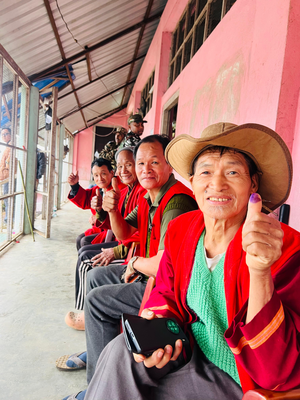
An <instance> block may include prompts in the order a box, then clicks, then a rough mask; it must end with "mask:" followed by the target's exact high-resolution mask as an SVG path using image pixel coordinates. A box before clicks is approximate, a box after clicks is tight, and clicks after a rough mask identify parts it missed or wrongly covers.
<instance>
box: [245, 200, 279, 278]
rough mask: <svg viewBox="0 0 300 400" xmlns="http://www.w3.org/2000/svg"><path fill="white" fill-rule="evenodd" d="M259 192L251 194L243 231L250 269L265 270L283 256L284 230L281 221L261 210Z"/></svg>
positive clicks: (247, 262)
mask: <svg viewBox="0 0 300 400" xmlns="http://www.w3.org/2000/svg"><path fill="white" fill-rule="evenodd" d="M261 208H262V200H261V197H260V195H259V194H258V193H253V194H252V195H251V196H250V199H249V203H248V212H247V216H246V220H245V223H244V227H243V232H242V246H243V250H244V251H245V252H246V253H247V254H246V264H247V265H248V268H249V271H250V272H251V270H253V271H256V272H265V271H267V270H269V268H270V267H271V266H272V265H273V264H274V262H275V261H277V260H278V258H279V257H280V256H281V248H282V243H283V242H282V238H283V231H282V229H281V226H280V222H279V221H277V220H276V219H274V218H270V217H269V216H268V215H266V214H264V213H262V212H261Z"/></svg>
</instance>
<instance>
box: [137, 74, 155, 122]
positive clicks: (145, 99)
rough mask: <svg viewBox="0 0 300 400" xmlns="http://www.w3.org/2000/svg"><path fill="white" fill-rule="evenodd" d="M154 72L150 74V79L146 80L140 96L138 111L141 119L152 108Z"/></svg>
mask: <svg viewBox="0 0 300 400" xmlns="http://www.w3.org/2000/svg"><path fill="white" fill-rule="evenodd" d="M154 72H155V71H153V72H152V74H151V76H150V78H149V79H148V81H147V83H146V85H145V86H144V88H143V90H142V94H141V105H140V111H141V112H142V114H143V117H144V116H145V115H146V114H147V113H148V111H149V110H150V109H151V107H152V101H153V89H154Z"/></svg>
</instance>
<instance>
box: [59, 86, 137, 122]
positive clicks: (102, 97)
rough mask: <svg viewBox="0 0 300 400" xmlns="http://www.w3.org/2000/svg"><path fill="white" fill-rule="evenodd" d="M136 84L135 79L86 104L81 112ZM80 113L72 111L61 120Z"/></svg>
mask: <svg viewBox="0 0 300 400" xmlns="http://www.w3.org/2000/svg"><path fill="white" fill-rule="evenodd" d="M134 82H135V79H133V80H132V81H130V82H128V83H125V85H122V86H119V87H118V88H117V89H114V90H112V91H111V92H109V93H106V94H105V95H103V96H100V97H98V98H97V99H95V100H93V101H90V102H89V103H87V104H85V105H84V106H81V110H82V109H83V108H86V107H89V106H91V105H92V104H94V103H97V101H100V100H103V99H105V98H106V97H108V96H110V95H112V94H113V93H115V92H117V91H118V90H121V89H124V88H125V87H126V86H128V85H131V84H132V83H134ZM78 111H80V110H79V109H77V110H73V111H70V112H68V113H67V114H65V115H64V116H62V117H60V118H59V119H64V118H67V117H69V116H70V115H72V114H75V113H77V112H78Z"/></svg>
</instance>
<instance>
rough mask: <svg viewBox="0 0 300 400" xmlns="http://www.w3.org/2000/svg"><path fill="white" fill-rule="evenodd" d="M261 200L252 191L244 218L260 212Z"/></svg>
mask: <svg viewBox="0 0 300 400" xmlns="http://www.w3.org/2000/svg"><path fill="white" fill-rule="evenodd" d="M261 208H262V200H261V197H260V195H259V194H258V193H252V194H251V196H250V199H249V202H248V211H247V216H246V220H247V219H248V218H250V217H251V216H252V215H253V214H255V213H257V212H261Z"/></svg>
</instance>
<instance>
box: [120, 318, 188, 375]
mask: <svg viewBox="0 0 300 400" xmlns="http://www.w3.org/2000/svg"><path fill="white" fill-rule="evenodd" d="M147 311H148V313H149V310H144V314H146V313H147ZM148 313H147V314H148ZM153 315H154V313H153ZM150 318H151V317H150ZM152 318H153V316H152ZM122 324H123V332H124V337H125V341H126V345H127V347H128V349H129V351H131V352H133V353H136V354H134V358H135V360H136V361H137V362H142V361H144V364H145V366H146V367H148V368H151V367H153V366H156V367H157V368H162V367H163V366H164V365H166V364H167V363H168V362H169V361H170V360H172V361H174V360H176V359H177V358H178V356H179V355H180V353H181V351H182V348H183V346H184V347H185V348H186V350H187V352H190V346H189V341H188V339H187V337H186V335H185V334H184V332H183V331H182V329H181V328H180V326H179V325H178V324H177V322H176V321H175V320H174V319H172V318H154V319H151V320H147V319H145V318H141V317H137V316H133V315H128V314H123V316H122Z"/></svg>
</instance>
